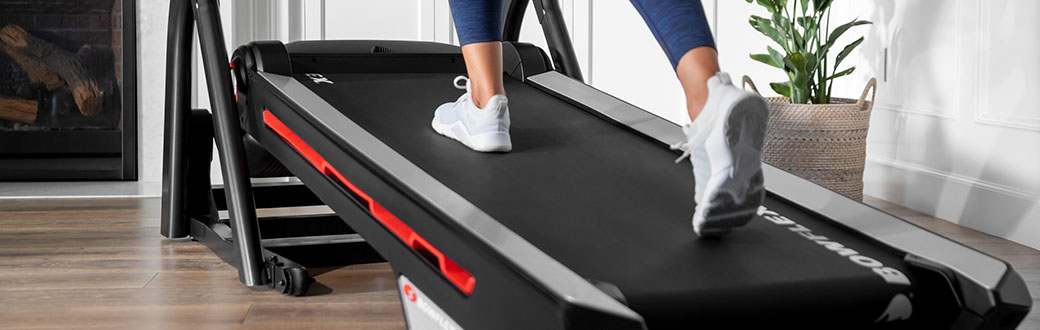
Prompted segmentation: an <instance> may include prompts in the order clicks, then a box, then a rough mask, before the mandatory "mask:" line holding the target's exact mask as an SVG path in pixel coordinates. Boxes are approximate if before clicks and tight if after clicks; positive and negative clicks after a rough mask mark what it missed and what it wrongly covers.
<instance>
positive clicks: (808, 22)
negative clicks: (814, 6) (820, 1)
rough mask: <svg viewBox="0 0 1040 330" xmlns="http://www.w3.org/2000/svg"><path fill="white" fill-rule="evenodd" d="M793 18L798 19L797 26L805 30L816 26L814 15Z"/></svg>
mask: <svg viewBox="0 0 1040 330" xmlns="http://www.w3.org/2000/svg"><path fill="white" fill-rule="evenodd" d="M795 20H796V21H798V26H801V27H802V28H803V29H805V30H812V29H813V28H815V27H816V17H813V16H802V17H799V18H796V19H795Z"/></svg>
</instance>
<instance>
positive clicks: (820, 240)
mask: <svg viewBox="0 0 1040 330" xmlns="http://www.w3.org/2000/svg"><path fill="white" fill-rule="evenodd" d="M758 215H760V216H762V217H763V218H765V219H766V220H769V221H770V222H772V223H775V224H777V225H780V226H786V227H787V229H788V230H790V231H791V232H794V233H797V234H798V235H800V236H802V237H804V238H805V239H807V240H810V241H813V242H815V243H816V244H819V245H820V246H822V247H824V248H826V249H827V250H830V251H833V252H834V253H836V254H838V255H839V256H842V257H845V258H848V260H849V261H851V262H852V263H854V264H856V265H859V266H861V267H865V268H870V270H871V271H873V272H874V274H877V275H878V276H880V277H881V279H882V280H885V283H888V284H895V285H904V286H909V285H910V279H909V278H907V277H906V275H905V274H903V272H901V271H899V270H898V269H895V268H891V267H885V265H884V264H882V263H881V262H880V261H878V260H877V259H874V258H871V257H868V256H865V255H862V254H860V253H859V252H857V251H856V250H853V249H850V248H847V247H845V245H843V244H841V243H838V242H835V241H833V240H831V239H829V238H827V237H826V236H821V235H816V234H813V232H812V229H809V228H808V227H805V226H803V225H800V224H798V223H796V222H794V220H791V219H788V218H787V217H785V216H782V215H780V213H777V212H774V211H771V210H769V209H767V208H766V207H765V206H760V207H759V208H758ZM912 314H913V305H912V304H911V303H910V299H909V298H907V296H906V295H903V294H901V293H897V294H896V295H895V296H893V297H892V301H890V302H889V304H888V307H887V308H885V311H884V312H883V313H882V314H881V316H879V317H878V318H877V319H875V320H874V322H875V323H878V322H894V321H900V320H907V319H910V316H911V315H912Z"/></svg>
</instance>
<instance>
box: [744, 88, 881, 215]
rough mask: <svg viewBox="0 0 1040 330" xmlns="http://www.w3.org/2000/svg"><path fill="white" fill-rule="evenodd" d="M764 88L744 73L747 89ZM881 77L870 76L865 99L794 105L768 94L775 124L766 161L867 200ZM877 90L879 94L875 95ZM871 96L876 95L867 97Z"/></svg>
mask: <svg viewBox="0 0 1040 330" xmlns="http://www.w3.org/2000/svg"><path fill="white" fill-rule="evenodd" d="M748 86H750V87H751V89H752V90H754V91H755V92H756V93H757V92H758V89H757V88H756V87H755V83H754V82H752V81H751V78H748V77H747V76H744V87H745V88H747V87H748ZM876 90H877V81H876V80H875V79H870V82H868V83H867V86H866V87H865V88H864V89H863V95H861V96H860V98H859V100H853V99H842V98H832V99H831V104H791V103H790V101H789V100H788V99H787V98H786V97H767V98H766V101H767V103H768V104H769V128H768V130H767V132H766V143H765V148H764V149H763V151H762V160H763V161H764V162H766V163H769V164H770V165H773V166H776V167H778V168H781V169H784V170H786V171H788V172H791V173H794V174H795V175H798V176H800V177H803V178H805V179H808V180H810V181H812V182H815V183H816V184H819V185H821V186H824V187H827V188H829V189H831V190H834V191H836V192H838V193H840V194H842V195H845V196H848V197H849V198H852V199H855V200H857V201H861V200H863V167H864V165H865V163H866V155H867V153H866V151H867V130H868V128H869V127H870V112H871V109H872V108H873V107H874V96H873V95H874V94H875V93H876ZM872 91H873V93H871V92H872ZM867 94H871V98H870V101H867Z"/></svg>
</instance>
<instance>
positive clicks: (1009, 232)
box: [863, 158, 1040, 249]
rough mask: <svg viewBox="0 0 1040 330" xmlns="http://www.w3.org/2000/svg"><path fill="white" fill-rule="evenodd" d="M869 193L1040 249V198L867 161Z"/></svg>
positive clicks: (896, 163)
mask: <svg viewBox="0 0 1040 330" xmlns="http://www.w3.org/2000/svg"><path fill="white" fill-rule="evenodd" d="M863 181H864V193H866V194H868V195H872V196H876V197H878V198H881V199H884V200H887V201H889V202H892V203H896V204H899V205H902V206H904V207H906V208H909V209H912V210H915V211H918V212H921V213H924V214H927V215H930V216H934V217H936V218H940V219H945V220H948V221H951V222H953V223H956V224H959V225H961V226H964V227H968V228H972V229H975V230H979V231H982V232H985V233H988V234H991V235H995V236H998V237H1002V238H1006V239H1008V240H1011V241H1015V242H1018V243H1021V244H1024V245H1027V246H1030V247H1032V248H1034V249H1040V196H1036V195H1035V194H1031V193H1029V192H1026V191H1022V190H1018V189H1014V188H1012V187H1007V186H1002V185H998V184H995V183H992V182H985V181H980V180H974V179H972V178H968V177H964V176H959V175H956V174H953V173H947V172H943V171H939V170H935V169H930V168H927V167H923V166H919V165H916V164H908V163H903V162H899V161H893V160H888V159H877V158H868V159H867V169H866V173H865V174H864V178H863Z"/></svg>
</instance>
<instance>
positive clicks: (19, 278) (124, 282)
mask: <svg viewBox="0 0 1040 330" xmlns="http://www.w3.org/2000/svg"><path fill="white" fill-rule="evenodd" d="M156 274H157V273H156V272H154V271H143V272H142V271H126V270H107V271H100V270H89V271H84V270H58V271H56V270H53V269H44V270H36V269H4V270H2V271H0V283H3V284H4V285H0V292H2V291H13V290H40V289H67V288H105V289H111V288H140V287H144V285H145V284H147V283H148V281H150V280H151V279H152V278H153V277H155V275H156Z"/></svg>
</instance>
